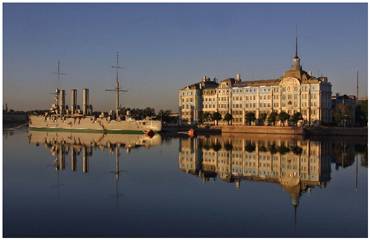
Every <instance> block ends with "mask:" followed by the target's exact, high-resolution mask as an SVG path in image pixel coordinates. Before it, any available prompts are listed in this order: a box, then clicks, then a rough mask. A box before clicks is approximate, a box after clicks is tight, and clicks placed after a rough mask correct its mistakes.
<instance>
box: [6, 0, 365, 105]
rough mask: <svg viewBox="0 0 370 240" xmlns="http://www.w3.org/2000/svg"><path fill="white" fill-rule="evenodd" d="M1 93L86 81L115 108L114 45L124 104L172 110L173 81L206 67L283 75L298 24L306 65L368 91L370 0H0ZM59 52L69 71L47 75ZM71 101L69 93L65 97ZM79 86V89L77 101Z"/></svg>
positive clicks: (43, 96) (33, 101) (221, 72)
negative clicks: (157, 0) (290, 0)
mask: <svg viewBox="0 0 370 240" xmlns="http://www.w3.org/2000/svg"><path fill="white" fill-rule="evenodd" d="M3 14H4V16H3V21H4V22H3V51H4V55H3V58H4V64H3V71H4V75H3V76H4V78H3V86H4V91H3V101H4V102H6V103H8V105H9V107H11V108H16V109H24V110H28V109H35V108H48V107H49V104H50V102H51V100H52V95H50V94H49V92H51V91H53V89H55V88H56V87H57V86H59V87H62V88H65V89H67V93H68V94H69V89H71V88H78V89H81V88H84V87H88V88H90V91H91V95H92V96H91V102H92V104H93V105H94V107H95V109H98V110H108V109H113V108H114V96H113V95H112V93H109V92H105V91H104V89H106V88H111V87H113V84H114V76H115V73H114V71H113V70H112V69H111V65H112V64H114V62H115V53H116V51H119V52H120V55H121V57H120V61H121V65H122V66H123V67H124V69H123V70H122V71H121V73H120V76H121V77H120V78H121V84H122V85H123V86H124V87H125V88H126V89H128V90H129V92H128V93H125V95H123V96H122V101H123V102H122V104H123V105H125V106H130V107H145V106H151V107H155V108H156V109H171V110H174V111H176V110H177V104H178V103H177V102H178V100H177V99H178V97H177V94H178V89H179V88H181V87H183V86H185V85H187V84H189V83H193V82H197V81H198V80H199V79H200V78H201V77H202V76H203V75H205V74H206V75H208V76H210V77H211V78H213V77H216V78H218V79H224V78H226V77H230V76H234V75H235V74H236V73H240V74H241V76H242V78H243V79H244V80H255V79H271V78H277V77H279V76H280V75H281V74H282V73H283V72H284V71H285V70H286V69H288V68H289V67H290V63H291V58H292V56H293V54H294V41H295V39H294V38H295V29H296V26H298V35H299V55H300V57H301V63H302V65H303V68H304V69H305V70H307V71H312V73H313V74H314V75H318V74H325V75H327V76H328V77H329V81H330V82H331V83H332V85H333V88H332V91H333V94H334V93H335V92H340V93H346V94H354V93H355V91H356V86H355V79H356V71H357V70H359V72H360V95H361V96H367V76H368V69H367V66H368V62H367V52H368V49H367V43H368V39H367V35H368V33H367V31H368V26H367V4H366V3H362V4H317V3H310V4H279V3H275V4H270V3H264V4H252V3H244V4H243V3H241V4H200V3H199V4H127V3H121V4H118V3H115V4H86V3H85V4H56V3H54V4H21V3H12V4H4V5H3ZM57 60H60V61H61V62H62V70H63V71H64V72H66V73H67V75H66V76H65V77H64V78H63V79H62V81H61V82H60V83H58V82H57V80H56V79H57V77H56V76H55V75H53V72H55V71H56V66H57ZM67 100H69V96H67ZM80 100H81V91H79V101H80Z"/></svg>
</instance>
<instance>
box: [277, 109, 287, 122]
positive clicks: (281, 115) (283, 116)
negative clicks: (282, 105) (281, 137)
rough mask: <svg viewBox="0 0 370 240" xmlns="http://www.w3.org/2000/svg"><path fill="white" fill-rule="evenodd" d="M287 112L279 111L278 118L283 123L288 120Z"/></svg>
mask: <svg viewBox="0 0 370 240" xmlns="http://www.w3.org/2000/svg"><path fill="white" fill-rule="evenodd" d="M289 117H290V116H289V114H288V113H286V112H284V111H281V112H280V113H279V120H280V121H281V122H282V123H285V121H286V120H288V119H289Z"/></svg>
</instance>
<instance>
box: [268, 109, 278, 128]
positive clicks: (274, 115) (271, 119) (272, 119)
mask: <svg viewBox="0 0 370 240" xmlns="http://www.w3.org/2000/svg"><path fill="white" fill-rule="evenodd" d="M277 117H278V114H277V112H275V111H272V112H271V113H270V115H269V117H268V118H267V122H268V123H269V124H274V125H275V122H276V120H277Z"/></svg>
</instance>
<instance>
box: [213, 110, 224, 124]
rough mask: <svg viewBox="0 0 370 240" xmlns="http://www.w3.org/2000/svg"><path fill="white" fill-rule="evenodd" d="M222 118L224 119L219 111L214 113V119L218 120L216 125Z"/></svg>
mask: <svg viewBox="0 0 370 240" xmlns="http://www.w3.org/2000/svg"><path fill="white" fill-rule="evenodd" d="M221 119H222V116H221V114H220V113H219V112H214V113H213V114H212V120H213V121H216V125H218V121H220V120H221Z"/></svg>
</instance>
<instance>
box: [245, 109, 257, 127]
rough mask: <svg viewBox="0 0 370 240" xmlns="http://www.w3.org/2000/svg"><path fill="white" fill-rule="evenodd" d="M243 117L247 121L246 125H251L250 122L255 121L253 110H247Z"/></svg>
mask: <svg viewBox="0 0 370 240" xmlns="http://www.w3.org/2000/svg"><path fill="white" fill-rule="evenodd" d="M245 119H246V120H247V122H248V125H251V123H252V122H254V121H256V114H255V113H254V112H247V113H246V114H245Z"/></svg>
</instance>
